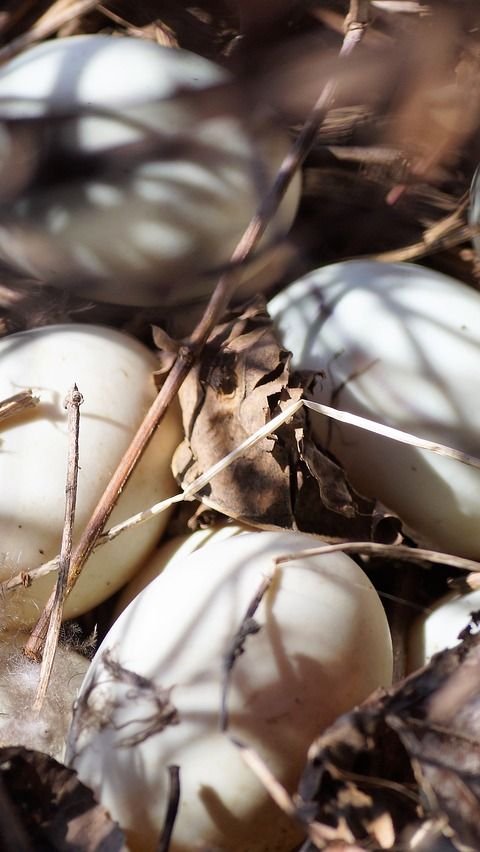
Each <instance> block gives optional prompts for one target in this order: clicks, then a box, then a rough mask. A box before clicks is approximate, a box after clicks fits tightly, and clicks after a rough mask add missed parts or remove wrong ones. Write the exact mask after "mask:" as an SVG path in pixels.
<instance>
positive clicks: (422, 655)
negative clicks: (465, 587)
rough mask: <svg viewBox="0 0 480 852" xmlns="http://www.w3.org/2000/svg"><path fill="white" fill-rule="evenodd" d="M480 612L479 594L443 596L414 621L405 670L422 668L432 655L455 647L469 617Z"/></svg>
mask: <svg viewBox="0 0 480 852" xmlns="http://www.w3.org/2000/svg"><path fill="white" fill-rule="evenodd" d="M479 610H480V591H479V590H478V589H477V590H475V591H473V592H468V593H467V594H464V595H460V594H458V593H450V594H448V595H444V597H443V598H441V599H440V600H439V601H437V603H436V604H435V605H434V606H433V607H432V608H431V609H429V610H427V611H426V612H425V613H424V614H423V615H421V616H420V617H419V618H417V619H416V620H415V621H414V622H413V624H412V626H411V628H410V631H409V636H408V670H409V671H414V670H415V669H418V668H420V666H424V665H425V663H428V662H429V661H430V659H431V658H432V657H433V655H434V654H437V653H438V652H439V651H443V650H445V648H453V647H454V646H455V645H457V644H458V642H459V641H460V640H459V638H458V637H459V634H460V633H461V631H462V630H465V628H466V627H467V625H468V624H469V622H470V620H471V615H472V613H475V612H478V611H479Z"/></svg>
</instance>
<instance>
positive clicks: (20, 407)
mask: <svg viewBox="0 0 480 852" xmlns="http://www.w3.org/2000/svg"><path fill="white" fill-rule="evenodd" d="M39 401H40V400H39V399H38V397H37V396H33V393H32V391H31V390H25V391H21V392H20V393H16V394H14V395H13V396H9V397H8V398H7V399H3V400H2V401H1V402H0V423H1V421H2V420H7V419H8V418H9V417H15V416H16V415H17V414H21V413H22V412H23V411H25V409H26V408H35V406H36V405H38V403H39Z"/></svg>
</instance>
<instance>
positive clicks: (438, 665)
mask: <svg viewBox="0 0 480 852" xmlns="http://www.w3.org/2000/svg"><path fill="white" fill-rule="evenodd" d="M466 633H467V635H466V636H465V638H464V639H463V641H462V643H461V644H460V645H457V646H456V647H455V648H452V649H449V650H446V651H443V652H441V653H440V654H437V655H436V656H435V657H434V658H433V659H432V660H431V662H430V664H429V665H428V666H426V667H425V668H424V669H422V670H420V671H419V672H417V673H414V674H413V675H411V676H410V677H409V678H407V679H406V680H405V681H403V682H402V683H401V684H400V685H399V686H397V687H396V688H394V689H393V690H391V691H390V692H389V693H388V694H386V695H380V696H377V697H373V698H372V699H371V700H370V701H369V702H367V703H366V704H365V705H363V706H362V707H360V708H358V709H357V710H355V711H353V712H352V713H348V714H346V715H344V716H342V717H340V718H339V719H338V720H337V722H336V723H335V724H334V725H332V726H331V728H329V729H328V730H327V731H326V732H325V733H324V734H322V736H320V737H319V738H318V740H317V741H316V742H315V743H314V744H313V745H312V747H311V749H310V753H309V758H308V763H307V766H306V768H305V771H304V773H303V777H302V779H301V782H300V786H299V790H298V801H297V806H298V811H299V814H301V815H302V814H303V817H304V820H306V821H307V822H308V823H313V824H314V823H315V822H318V823H326V824H327V825H329V826H331V827H334V828H335V830H336V832H337V841H336V842H340V841H342V842H345V841H347V842H348V843H351V844H353V843H358V844H361V846H360V848H362V849H363V848H378V847H380V848H381V849H389V848H401V849H407V850H410V849H411V850H414V849H421V850H422V852H443V850H448V849H452V850H458V852H475V851H476V850H478V849H479V848H480V829H479V825H480V820H479V815H480V783H479V778H480V746H479V738H478V719H479V707H480V705H479V697H478V680H479V673H480V635H474V634H472V635H471V634H470V633H469V631H466ZM422 838H423V839H422ZM420 841H421V842H420ZM319 848H320V849H323V848H329V847H328V844H326V845H317V844H316V843H315V842H312V841H310V842H308V843H306V844H305V845H304V846H303V847H302V852H313V850H314V849H319ZM332 848H334V847H333V846H332ZM346 848H348V847H346Z"/></svg>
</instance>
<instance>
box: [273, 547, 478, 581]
mask: <svg viewBox="0 0 480 852" xmlns="http://www.w3.org/2000/svg"><path fill="white" fill-rule="evenodd" d="M339 551H340V552H342V553H369V554H371V555H372V556H386V557H393V558H394V559H403V560H406V561H407V562H422V561H425V562H434V563H435V564H436V565H450V566H453V567H454V568H459V569H460V570H461V571H475V572H479V571H480V562H475V560H474V559H466V558H464V557H463V556H453V554H451V553H440V552H439V551H436V550H427V549H425V548H422V547H408V546H407V545H406V544H381V543H380V542H376V541H346V542H340V543H338V544H324V545H321V546H319V547H311V548H308V550H298V551H296V552H295V553H289V554H285V555H284V556H277V557H276V558H275V563H276V564H277V565H283V564H284V563H285V562H295V560H296V559H306V558H308V557H309V556H320V555H322V554H325V553H338V552H339ZM467 579H468V578H467Z"/></svg>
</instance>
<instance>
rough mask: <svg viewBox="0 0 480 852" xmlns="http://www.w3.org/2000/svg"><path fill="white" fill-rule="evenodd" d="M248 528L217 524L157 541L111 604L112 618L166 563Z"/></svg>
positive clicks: (114, 618) (248, 529) (249, 528)
mask: <svg viewBox="0 0 480 852" xmlns="http://www.w3.org/2000/svg"><path fill="white" fill-rule="evenodd" d="M252 529H253V528H252V527H247V526H246V525H245V524H234V523H231V524H229V523H227V524H219V525H217V526H215V527H208V528H207V529H200V530H196V531H195V532H192V533H188V534H186V535H176V536H174V537H173V538H170V539H168V541H165V542H161V543H160V545H159V547H157V549H156V550H154V551H153V553H151V554H150V556H149V557H148V559H147V561H146V562H145V565H143V567H142V568H141V569H140V570H139V571H137V573H136V574H135V576H134V577H133V578H132V580H130V582H129V583H128V585H127V586H125V588H124V589H123V590H122V592H121V594H120V596H119V598H118V601H117V603H116V604H115V609H114V612H113V619H112V620H113V621H116V620H117V618H118V616H119V615H120V613H121V612H123V610H124V609H126V607H127V606H128V604H129V603H130V602H131V601H133V599H134V597H136V596H137V595H138V594H139V593H140V592H141V591H142V589H144V588H145V586H148V584H149V583H151V582H152V580H154V579H155V577H158V575H159V574H161V572H162V571H163V569H164V568H166V567H167V565H170V563H171V562H176V561H177V560H181V559H185V557H186V556H188V555H189V554H190V553H194V551H195V550H198V549H199V548H201V547H206V546H208V545H210V544H215V542H217V541H224V540H225V539H227V538H232V537H233V536H237V535H240V534H241V533H244V532H252Z"/></svg>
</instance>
